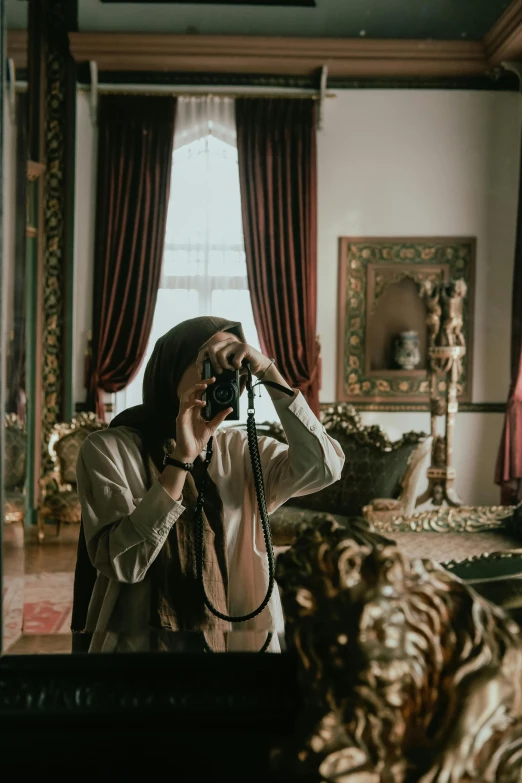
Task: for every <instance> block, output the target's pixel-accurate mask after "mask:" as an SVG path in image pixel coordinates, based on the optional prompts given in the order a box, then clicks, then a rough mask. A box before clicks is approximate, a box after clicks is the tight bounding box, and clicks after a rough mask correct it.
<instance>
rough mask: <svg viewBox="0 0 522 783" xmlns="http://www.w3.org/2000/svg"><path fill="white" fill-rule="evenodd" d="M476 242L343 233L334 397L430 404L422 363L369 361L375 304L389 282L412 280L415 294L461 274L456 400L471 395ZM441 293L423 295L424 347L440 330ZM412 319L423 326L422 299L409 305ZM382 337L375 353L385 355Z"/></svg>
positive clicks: (377, 405) (375, 404) (377, 406)
mask: <svg viewBox="0 0 522 783" xmlns="http://www.w3.org/2000/svg"><path fill="white" fill-rule="evenodd" d="M475 246H476V242H475V239H474V238H472V237H469V238H466V237H389V238H386V237H366V238H365V237H340V239H339V287H338V290H339V294H338V295H339V324H338V339H337V344H338V357H337V358H338V361H337V371H338V376H337V399H338V400H340V401H345V402H351V403H353V404H355V405H364V406H368V404H371V406H372V408H371V409H372V410H381V409H387V408H388V406H389V405H390V403H392V404H395V405H397V404H401V403H402V404H404V406H405V407H404V409H405V410H411V409H415V406H416V405H417V404H421V403H425V404H429V400H430V384H429V378H428V372H427V370H426V369H422V368H419V369H413V370H397V369H396V368H393V367H391V366H385V365H383V364H382V362H383V361H388V362H389V357H388V359H387V360H384V357H383V356H380V358H379V362H380V364H378V367H373V366H372V361H373V360H372V358H371V357H372V356H373V353H372V352H373V351H374V350H375V344H374V342H373V340H374V337H373V336H372V335H374V333H375V320H374V319H375V313H374V305H375V302H376V301H379V298H380V297H381V295H382V293H383V291H384V290H386V288H388V286H389V285H390V283H397V282H398V281H401V280H403V279H405V278H406V279H411V280H413V281H414V282H415V284H416V287H417V290H419V292H420V291H421V290H426V291H428V290H437V291H440V289H441V286H442V284H443V282H445V283H447V282H448V281H449V280H450V279H454V280H457V279H458V280H463V281H464V282H465V284H466V286H467V287H468V290H469V292H470V293H469V295H468V296H467V297H466V299H465V300H464V306H463V309H462V313H461V317H462V324H461V327H460V333H459V335H460V334H462V336H463V338H465V341H466V351H465V353H464V354H463V357H462V372H461V376H460V378H459V381H458V384H457V392H458V395H459V399H460V400H462V401H469V400H470V399H471V393H472V389H471V385H472V377H473V373H472V356H473V345H472V342H473V341H472V325H473V280H474V264H475ZM410 296H411V295H410ZM439 299H440V293H438V294H437V295H436V296H435V297H434V298H433V299H430V298H428V297H427V299H426V304H427V306H428V308H429V311H428V313H427V316H428V318H427V332H428V334H427V337H428V350H429V346H430V344H431V346H432V347H434V346H435V334H436V333H437V334H438V333H439V331H440V328H441V323H442V321H441V319H442V307H443V305H442V302H440V301H439ZM418 305H420V308H419V307H418ZM452 306H454V304H453V303H452ZM439 310H440V312H439ZM452 315H456V314H452ZM412 317H414V318H415V319H417V318H418V319H419V323H418V324H416V325H415V330H416V331H419V330H422V326H423V324H422V321H423V316H422V305H421V303H420V302H418V303H417V304H414V305H412ZM447 326H448V328H449V322H448V324H447ZM408 328H412V329H413V326H412V327H408ZM377 331H378V330H377ZM379 339H380V340H381V343H380V348H379V349H378V352H381V353H382V351H384V350H385V349H384V348H383V343H382V337H381V338H379ZM451 339H453V337H451ZM408 404H409V405H408Z"/></svg>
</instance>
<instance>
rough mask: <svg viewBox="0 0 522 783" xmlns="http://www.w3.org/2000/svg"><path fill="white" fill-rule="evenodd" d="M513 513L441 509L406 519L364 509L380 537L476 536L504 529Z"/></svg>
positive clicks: (503, 509) (472, 508)
mask: <svg viewBox="0 0 522 783" xmlns="http://www.w3.org/2000/svg"><path fill="white" fill-rule="evenodd" d="M516 510H517V507H516V506H457V507H451V506H441V507H440V508H436V509H430V510H428V511H417V512H416V513H415V514H412V515H411V516H409V517H405V516H403V515H400V514H397V513H395V514H394V513H393V509H391V513H389V514H383V513H382V511H380V510H378V509H377V508H374V507H373V506H366V507H365V508H364V509H363V514H364V517H365V519H367V520H368V522H370V523H371V524H372V525H373V526H374V528H375V529H376V530H378V531H379V532H380V533H391V534H393V533H426V532H433V533H478V532H481V531H484V530H498V529H502V528H504V527H505V526H506V520H508V519H511V518H512V517H513V516H514V514H515V513H516Z"/></svg>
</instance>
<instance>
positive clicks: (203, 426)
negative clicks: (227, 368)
mask: <svg viewBox="0 0 522 783" xmlns="http://www.w3.org/2000/svg"><path fill="white" fill-rule="evenodd" d="M215 380H216V379H215V378H209V379H208V380H206V381H202V382H201V383H196V384H195V385H194V386H191V387H190V389H187V391H186V392H184V393H183V394H182V395H181V398H180V401H179V413H178V417H177V419H176V447H175V449H174V451H173V453H172V455H171V456H172V457H174V459H178V460H180V462H194V460H195V459H196V457H197V456H198V455H199V454H201V452H202V451H203V450H204V449H205V448H206V446H207V443H208V442H209V440H210V438H211V437H212V435H213V434H214V432H215V431H216V430H217V428H218V427H219V425H220V424H222V423H223V422H224V421H225V419H226V417H227V416H228V414H229V413H231V412H232V410H233V409H232V408H227V409H226V410H224V411H221V413H218V415H217V416H215V417H214V418H213V419H212V421H205V419H204V418H203V416H202V415H201V409H202V408H204V407H205V402H204V401H203V400H202V399H201V395H202V393H203V392H204V391H205V390H206V389H207V387H208V386H210V385H211V384H212V383H214V382H215Z"/></svg>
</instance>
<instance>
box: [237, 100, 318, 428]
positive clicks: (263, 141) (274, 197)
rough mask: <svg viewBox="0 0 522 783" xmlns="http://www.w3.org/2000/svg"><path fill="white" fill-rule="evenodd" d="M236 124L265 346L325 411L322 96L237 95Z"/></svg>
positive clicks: (255, 302)
mask: <svg viewBox="0 0 522 783" xmlns="http://www.w3.org/2000/svg"><path fill="white" fill-rule="evenodd" d="M236 123H237V148H238V160H239V177H240V184H241V203H242V211H243V230H244V235H245V252H246V261H247V268H248V281H249V287H250V293H251V296H252V309H253V312H254V319H255V323H256V327H257V330H258V333H259V339H260V342H261V348H262V350H263V352H264V353H265V354H266V355H267V356H269V357H271V358H272V357H273V358H274V359H275V360H276V363H277V366H278V368H279V370H280V372H281V373H282V374H283V375H284V376H285V377H286V378H287V380H288V382H289V383H291V384H292V385H293V386H294V387H295V388H298V389H300V390H301V391H302V392H303V394H304V395H305V397H306V398H307V400H308V402H309V404H310V406H311V408H312V410H313V411H314V412H315V413H316V414H317V413H318V412H319V383H320V378H319V365H320V362H319V342H318V340H317V338H316V322H317V301H316V300H317V179H316V112H315V102H314V101H312V100H309V99H304V100H287V99H281V98H272V99H252V98H245V99H244V98H241V99H237V100H236Z"/></svg>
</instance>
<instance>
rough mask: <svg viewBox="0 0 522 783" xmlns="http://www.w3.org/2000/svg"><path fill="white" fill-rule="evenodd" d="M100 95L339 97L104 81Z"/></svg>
mask: <svg viewBox="0 0 522 783" xmlns="http://www.w3.org/2000/svg"><path fill="white" fill-rule="evenodd" d="M77 90H78V92H80V93H90V92H91V86H90V85H88V84H80V83H78V84H77ZM16 91H17V92H26V91H27V82H25V81H17V82H16ZM98 94H100V95H110V94H112V95H172V96H173V97H180V98H182V97H186V98H239V97H243V98H278V97H280V98H290V99H291V98H295V99H298V98H310V99H311V100H314V101H318V100H320V99H321V97H324V98H336V97H337V95H336V94H335V93H333V92H327V93H326V94H325V95H324V96H321V93H320V92H319V91H318V90H313V89H301V90H296V89H294V88H292V87H274V88H272V89H270V88H267V87H232V88H231V87H219V86H215V87H206V86H204V85H198V86H194V85H190V86H189V85H187V86H184V85H179V86H178V85H171V84H168V85H167V84H148V85H147V84H100V85H99V86H98Z"/></svg>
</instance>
